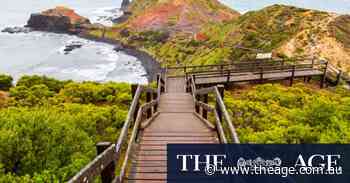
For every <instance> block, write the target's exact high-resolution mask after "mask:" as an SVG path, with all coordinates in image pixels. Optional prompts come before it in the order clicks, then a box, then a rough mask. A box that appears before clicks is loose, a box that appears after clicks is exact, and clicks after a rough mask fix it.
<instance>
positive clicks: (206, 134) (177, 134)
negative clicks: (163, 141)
mask: <svg viewBox="0 0 350 183" xmlns="http://www.w3.org/2000/svg"><path fill="white" fill-rule="evenodd" d="M213 134H215V132H211V131H210V132H198V133H193V132H187V133H186V132H171V133H165V132H154V131H147V132H144V133H143V137H212V136H213Z"/></svg>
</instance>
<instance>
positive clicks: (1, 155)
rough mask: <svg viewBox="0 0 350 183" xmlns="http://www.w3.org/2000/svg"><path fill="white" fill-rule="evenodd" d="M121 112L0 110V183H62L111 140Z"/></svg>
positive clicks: (57, 108) (72, 108)
mask: <svg viewBox="0 0 350 183" xmlns="http://www.w3.org/2000/svg"><path fill="white" fill-rule="evenodd" d="M125 115H126V111H123V110H120V109H119V108H117V107H97V106H94V105H80V104H64V105H61V106H47V107H32V108H22V107H21V108H8V109H3V110H1V111H0V182H7V181H9V182H11V181H12V182H65V181H67V180H68V179H69V178H71V177H72V176H73V175H74V174H75V173H77V172H78V171H79V170H80V169H81V168H82V167H84V166H85V165H86V164H87V163H88V162H89V161H91V159H92V158H93V157H95V153H96V152H95V143H96V142H98V141H112V140H115V138H116V137H117V135H118V133H119V130H120V128H121V127H122V125H123V120H124V118H125Z"/></svg>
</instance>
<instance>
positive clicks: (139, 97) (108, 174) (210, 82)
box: [69, 61, 341, 183]
mask: <svg viewBox="0 0 350 183" xmlns="http://www.w3.org/2000/svg"><path fill="white" fill-rule="evenodd" d="M278 64H279V65H277V66H276V63H273V64H272V65H270V63H259V65H254V64H253V66H249V65H248V66H247V63H240V64H230V65H216V66H191V67H187V66H185V67H176V68H165V69H164V70H165V72H161V73H159V74H157V89H154V88H153V87H147V86H142V85H134V86H132V89H131V93H132V96H133V100H132V102H131V105H130V108H129V111H128V115H127V117H126V119H125V123H124V125H123V128H122V129H121V132H120V134H119V138H118V139H117V141H116V142H114V143H112V142H100V143H98V144H97V146H96V148H97V153H98V155H97V156H96V157H95V158H94V160H92V161H91V162H89V164H87V165H86V166H85V167H84V168H83V169H81V170H80V171H79V172H78V173H77V174H76V175H75V176H74V177H72V178H71V179H70V180H69V183H88V182H93V181H95V180H96V178H97V177H100V178H101V181H102V183H112V182H113V183H122V182H132V183H133V182H135V183H165V182H167V144H203V143H205V144H208V143H237V144H239V143H240V140H239V137H238V134H237V132H236V129H235V127H234V123H233V122H232V120H231V116H230V113H229V111H228V110H227V108H226V106H225V102H224V100H223V98H224V85H226V84H231V83H235V82H247V81H251V82H262V81H270V80H284V79H290V84H291V85H292V84H293V79H294V78H298V77H304V79H305V80H304V81H307V78H309V79H311V77H313V76H321V80H320V82H321V87H323V85H324V83H325V82H326V81H327V78H329V79H332V77H333V78H335V79H336V80H335V83H338V82H339V80H340V77H341V72H340V71H333V70H335V69H332V67H328V63H327V62H322V63H320V64H316V63H314V61H312V62H311V64H307V63H306V64H305V63H304V64H292V65H285V63H284V61H283V62H278ZM257 66H259V67H257ZM263 66H264V67H263ZM197 68H199V69H200V71H197V70H196V69H197ZM189 69H191V70H190V71H189ZM171 70H175V71H176V72H175V73H177V71H179V70H180V71H181V72H182V70H183V72H184V74H183V76H182V77H180V76H178V77H169V75H170V74H171V73H170V72H169V71H171ZM330 75H333V76H332V77H329V76H330ZM219 84H220V85H219ZM221 84H224V85H221ZM208 86H211V87H208ZM186 91H187V92H186ZM144 96H145V98H146V101H145V100H144ZM117 168H119V169H118V170H117ZM116 172H118V173H116Z"/></svg>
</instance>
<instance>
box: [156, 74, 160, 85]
mask: <svg viewBox="0 0 350 183" xmlns="http://www.w3.org/2000/svg"><path fill="white" fill-rule="evenodd" d="M159 79H160V74H157V86H159V84H160V83H159V81H160V80H159Z"/></svg>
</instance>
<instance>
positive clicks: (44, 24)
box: [27, 7, 91, 33]
mask: <svg viewBox="0 0 350 183" xmlns="http://www.w3.org/2000/svg"><path fill="white" fill-rule="evenodd" d="M90 25H91V22H90V20H89V19H87V18H85V17H82V16H80V15H78V14H77V13H75V11H74V10H72V9H69V8H66V7H56V8H54V9H49V10H46V11H43V12H41V13H38V14H32V15H31V17H30V19H29V21H28V23H27V27H31V28H33V29H35V30H43V31H51V32H69V33H80V32H81V31H83V30H84V28H85V27H88V26H90Z"/></svg>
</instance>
